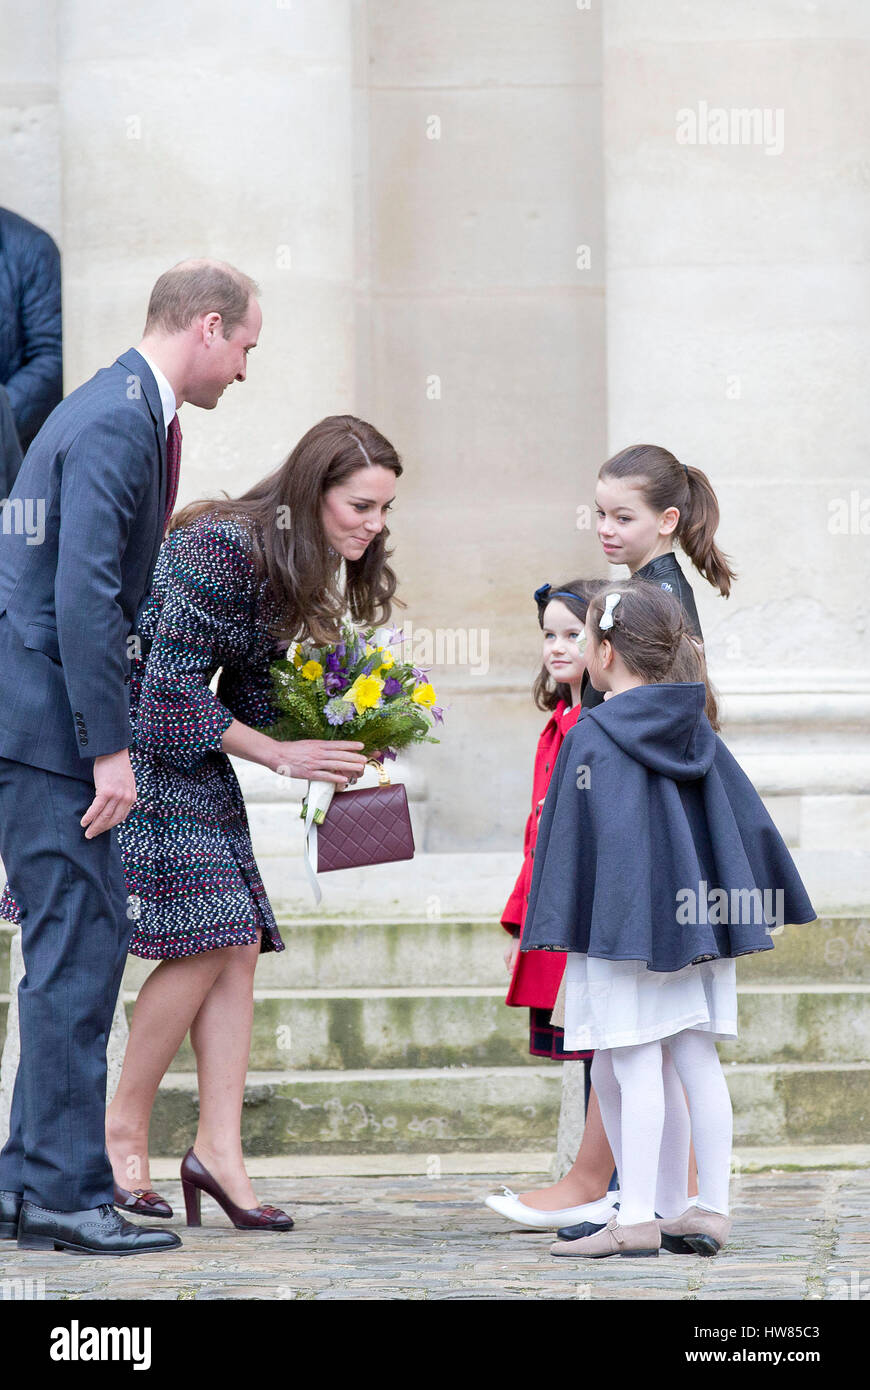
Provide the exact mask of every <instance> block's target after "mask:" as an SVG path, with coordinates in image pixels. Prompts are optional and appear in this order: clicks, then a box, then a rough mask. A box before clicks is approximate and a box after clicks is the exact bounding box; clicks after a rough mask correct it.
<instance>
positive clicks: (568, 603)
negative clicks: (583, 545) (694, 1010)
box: [487, 579, 613, 1228]
mask: <svg viewBox="0 0 870 1390" xmlns="http://www.w3.org/2000/svg"><path fill="white" fill-rule="evenodd" d="M600 588H601V581H599V580H582V579H576V580H571V581H570V582H569V583H566V584H560V585H558V586H557V587H556V588H551V586H550V585H549V584H544V585H543V586H542V587H541V588H540V589H538V590H537V591H536V592H535V602H536V603H537V605H538V622H539V623H540V626H541V630H542V632H543V658H544V662H543V666H542V667H541V671H540V674H539V675H538V678H537V680H536V681H535V685H534V690H533V694H534V699H535V704H536V705H537V706H538V708H539V709H542V710H548V711H549V712H550V718H549V720H548V721H547V723H546V725H545V726H544V730H543V732H542V734H541V737H540V739H539V740H538V748H537V752H536V754H535V767H534V773H533V778H532V809H531V813H530V815H529V818H528V821H527V822H526V831H525V839H524V844H523V855H524V857H523V866H522V868H521V869H520V873H519V877H518V878H517V881H516V884H515V886H514V890H513V892H512V893H511V895H510V898H509V899H508V902H507V905H506V907H505V910H504V912H503V914H502V919H501V920H502V925H503V926H504V928H505V930H506V931H509V932H510V933H511V936H512V938H513V940H512V941H511V944H510V946H509V947H508V949H507V951H506V952H505V964H506V965H507V968H508V970H510V972H511V982H510V988H509V989H508V994H507V999H506V1001H505V1002H506V1003H507V1004H511V1005H514V1006H519V1007H527V1008H528V1009H529V1025H530V1039H529V1051H530V1052H531V1054H532V1056H533V1057H550V1058H553V1059H554V1060H556V1061H579V1060H581V1059H582V1060H583V1062H584V1063H585V1067H586V1075H587V1095H589V1104H588V1113H587V1117H586V1127H585V1129H584V1132H583V1142H582V1144H581V1146H580V1151H579V1153H578V1155H577V1160H576V1162H575V1164H574V1166H573V1168H572V1169H571V1171H570V1173H567V1174H566V1175H565V1177H564V1178H563V1179H562V1180H561V1182H558V1183H556V1184H555V1185H554V1186H552V1187H547V1188H542V1189H540V1190H538V1191H535V1192H527V1193H522V1194H520V1195H517V1194H516V1193H513V1192H511V1191H510V1189H509V1188H505V1190H504V1193H503V1194H499V1195H497V1196H492V1197H488V1198H487V1206H489V1207H492V1209H493V1210H494V1211H497V1212H499V1213H500V1214H501V1215H502V1216H507V1217H508V1218H509V1219H510V1220H512V1221H516V1222H519V1223H520V1224H521V1225H525V1226H533V1227H537V1228H541V1227H544V1228H549V1227H558V1226H563V1225H569V1224H573V1223H575V1222H585V1221H589V1222H594V1223H596V1224H597V1223H600V1222H603V1221H607V1220H609V1218H610V1216H611V1215H612V1212H613V1208H612V1205H611V1201H610V1199H609V1198H608V1197H607V1186H608V1181H609V1179H610V1176H611V1174H612V1172H613V1156H612V1154H611V1152H610V1145H609V1144H608V1142H607V1138H606V1136H605V1133H604V1127H603V1125H602V1123H601V1114H600V1111H599V1109H598V1101H597V1099H596V1097H595V1093H594V1092H592V1093H591V1094H590V1093H589V1083H588V1074H589V1059H590V1058H591V1056H592V1053H591V1052H566V1051H565V1050H564V1048H563V1046H562V1038H563V1030H562V1029H561V1028H557V1027H554V1026H553V1025H552V1024H551V1023H550V1014H551V1012H552V1009H553V1005H554V1004H555V1002H556V995H557V993H558V991H559V985H560V983H561V980H562V975H563V973H564V969H565V956H564V955H563V954H560V953H559V952H557V951H530V952H528V953H526V954H521V952H520V949H519V947H520V935H521V932H522V928H523V923H524V921H525V916H526V906H527V903H528V897H529V888H530V886H531V882H532V869H533V867H534V864H533V861H534V855H535V841H536V839H537V834H538V820H539V817H540V815H541V810H542V808H543V805H544V798H545V796H546V794H547V787H548V786H549V783H550V777H551V776H552V773H553V768H554V766H555V763H556V757H557V755H558V752H559V749H560V747H561V746H562V740H563V739H564V737H565V735H566V733H567V732H568V730H569V729H570V728H572V727H573V725H574V723H575V722H576V720H577V717H578V715H579V714H580V699H581V695H582V693H583V690H584V688H585V685H586V682H587V676H586V663H585V659H584V657H583V655H582V653H581V651H580V648H579V647H578V645H577V643H578V638H582V636H583V628H584V623H585V620H586V608H587V605H588V602H589V599H590V598H591V597H592V595H593V594H595V593H596V592H597V591H598V590H599V589H600Z"/></svg>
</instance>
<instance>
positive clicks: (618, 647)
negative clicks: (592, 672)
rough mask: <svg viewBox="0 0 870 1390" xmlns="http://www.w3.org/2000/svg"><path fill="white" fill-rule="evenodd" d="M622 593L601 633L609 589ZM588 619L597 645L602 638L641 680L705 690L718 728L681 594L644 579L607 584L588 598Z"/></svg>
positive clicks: (710, 716) (712, 720)
mask: <svg viewBox="0 0 870 1390" xmlns="http://www.w3.org/2000/svg"><path fill="white" fill-rule="evenodd" d="M617 593H618V594H620V595H621V598H620V600H619V603H618V604H617V605H616V607H615V608H614V610H613V627H611V628H610V629H609V630H608V631H607V632H602V631H601V629H600V627H599V623H600V621H601V616H602V614H603V613H604V606H605V598H606V596H607V594H617ZM589 620H590V624H591V629H592V640H593V642H594V643H595V647H596V650H597V648H598V647H599V646H600V645H601V642H602V641H603V639H604V638H605V637H606V638H607V639H608V640H609V641H610V643H611V644H612V646H613V649H614V651H616V652H618V653H619V655H620V656H621V657H622V660H623V661H624V662H625V664H626V666H627V667H628V669H629V670H630V671H632V672H634V674H635V675H636V676H639V677H640V679H641V680H642V681H643V682H644V684H645V685H666V684H669V683H671V682H673V683H675V684H676V683H682V682H685V681H697V682H699V683H700V684H702V685H703V686H704V688H705V690H706V700H705V710H706V714H707V718H708V719H709V721H710V723H711V724H712V726H713V728H714V729H716V730H718V729H719V727H720V724H719V706H718V701H717V699H716V692H715V691H714V689H713V687H712V685H711V684H710V678H709V676H708V675H707V663H706V661H705V660H704V655H703V652H702V651H701V649H700V647H699V646H698V644H697V642H696V641H695V640H694V639H693V637H692V634H691V633H690V631H689V629H688V627H687V626H686V615H685V613H684V612H683V606H682V604H681V603H680V601H679V599H676V598H674V596H673V594H669V593H667V592H666V591H665V590H664V589H660V588H659V587H658V585H657V584H650V583H648V582H647V581H646V580H645V579H629V580H626V581H625V582H624V583H621V584H606V585H604V587H603V588H601V589H599V590H598V592H597V593H596V594H595V595H594V597H593V598H592V599H590V601H589Z"/></svg>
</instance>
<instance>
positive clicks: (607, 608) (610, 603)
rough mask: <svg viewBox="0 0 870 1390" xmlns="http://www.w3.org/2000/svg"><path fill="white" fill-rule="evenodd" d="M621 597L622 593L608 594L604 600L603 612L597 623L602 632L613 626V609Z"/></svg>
mask: <svg viewBox="0 0 870 1390" xmlns="http://www.w3.org/2000/svg"><path fill="white" fill-rule="evenodd" d="M621 598H622V594H608V595H607V597H606V599H605V600H604V612H603V613H602V614H601V618H600V620H599V623H598V626H599V627H600V628H601V631H602V632H609V631H610V629H611V628H612V627H613V610H614V608H615V607H616V605H617V604H618V603H619V600H620V599H621Z"/></svg>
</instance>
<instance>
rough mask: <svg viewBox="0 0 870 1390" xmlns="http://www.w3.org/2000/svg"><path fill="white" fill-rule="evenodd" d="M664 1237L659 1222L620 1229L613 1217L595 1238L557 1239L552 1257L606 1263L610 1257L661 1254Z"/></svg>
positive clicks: (553, 1246)
mask: <svg viewBox="0 0 870 1390" xmlns="http://www.w3.org/2000/svg"><path fill="white" fill-rule="evenodd" d="M661 1243H662V1238H661V1232H660V1231H659V1223H658V1222H657V1221H640V1222H638V1224H637V1225H636V1226H620V1225H619V1223H618V1218H617V1217H615V1216H614V1217H613V1218H612V1220H610V1221H608V1223H607V1225H606V1226H604V1227H603V1228H602V1229H601V1230H600V1231H596V1232H595V1234H594V1235H593V1236H583V1237H582V1238H581V1239H580V1240H557V1241H556V1244H555V1245H551V1246H550V1254H551V1255H573V1256H574V1257H575V1258H576V1259H581V1260H606V1259H607V1256H608V1255H621V1256H622V1257H623V1259H624V1258H625V1257H626V1256H632V1255H658V1253H659V1247H660V1246H661Z"/></svg>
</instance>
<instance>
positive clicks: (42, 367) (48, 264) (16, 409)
mask: <svg viewBox="0 0 870 1390" xmlns="http://www.w3.org/2000/svg"><path fill="white" fill-rule="evenodd" d="M0 384H2V385H3V386H5V387H6V390H7V392H8V393H9V403H10V405H11V407H12V414H13V416H14V418H15V425H16V428H17V430H18V437H19V439H20V441H21V448H22V451H24V450H26V449H27V447H28V445H29V444H30V441H31V440H32V439H33V437H34V435H35V434H36V433H37V431H38V430H39V429H41V427H42V425H43V422H44V421H45V420H46V419H47V417H48V416H49V415H50V414H51V412H52V411H53V410H54V407H55V406H56V405H57V403H58V402H59V400H60V398H61V396H62V395H63V361H62V355H61V318H60V252H59V251H58V249H57V247H56V246H55V244H54V242H53V241H52V239H51V237H50V236H49V235H48V233H47V232H44V231H42V229H41V228H40V227H35V226H34V225H33V223H32V222H27V221H25V219H24V218H23V217H18V216H17V215H16V214H15V213H14V212H10V211H9V209H8V208H0Z"/></svg>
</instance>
